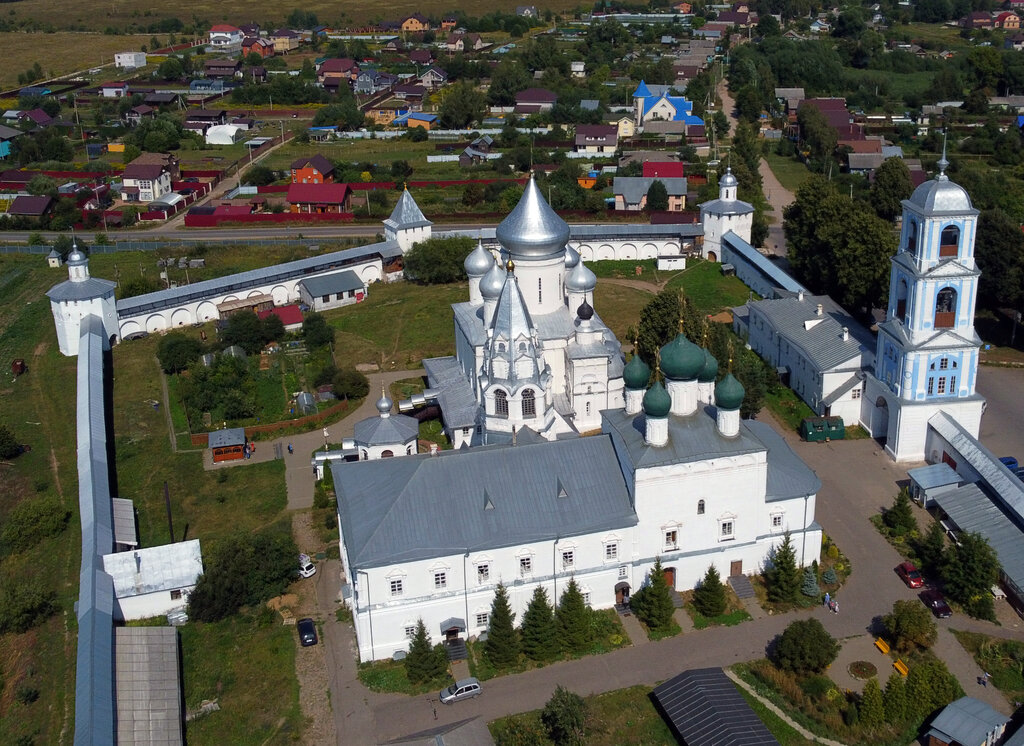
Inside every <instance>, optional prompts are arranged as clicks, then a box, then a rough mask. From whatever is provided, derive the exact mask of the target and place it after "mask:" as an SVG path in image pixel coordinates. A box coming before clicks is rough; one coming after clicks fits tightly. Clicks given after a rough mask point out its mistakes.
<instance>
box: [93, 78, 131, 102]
mask: <svg viewBox="0 0 1024 746" xmlns="http://www.w3.org/2000/svg"><path fill="white" fill-rule="evenodd" d="M100 95H101V96H102V97H103V98H124V97H125V96H127V95H128V84H127V83H124V82H122V81H119V80H118V81H114V82H111V83H104V84H103V85H101V86H100Z"/></svg>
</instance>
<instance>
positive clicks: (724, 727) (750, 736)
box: [651, 668, 779, 746]
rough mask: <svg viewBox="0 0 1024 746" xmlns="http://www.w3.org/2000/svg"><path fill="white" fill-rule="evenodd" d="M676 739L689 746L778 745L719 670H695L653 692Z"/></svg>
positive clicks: (674, 678)
mask: <svg viewBox="0 0 1024 746" xmlns="http://www.w3.org/2000/svg"><path fill="white" fill-rule="evenodd" d="M651 696H653V697H654V701H655V702H656V703H657V705H658V709H659V710H660V711H661V713H662V715H664V717H665V719H666V720H668V724H669V726H670V727H671V728H672V730H673V732H674V733H675V735H676V738H677V739H678V740H679V742H680V743H685V744H686V745H687V746H771V745H772V744H774V745H775V746H778V743H779V742H778V741H776V740H775V736H773V735H772V734H771V732H770V731H769V730H768V728H767V726H765V724H764V723H763V722H761V720H760V718H758V716H757V713H755V712H754V710H753V709H752V708H751V707H750V705H748V704H747V701H746V700H745V699H744V698H743V696H742V695H741V694H740V693H739V691H738V690H737V689H736V685H735V684H733V683H732V682H731V681H730V680H729V677H728V676H726V675H725V673H724V672H723V671H722V669H720V668H695V669H693V670H690V671H684V672H683V673H681V674H679V675H678V676H675V677H673V678H671V679H669V680H668V681H665V682H663V683H661V684H659V685H658V686H656V687H655V688H654V691H653V692H651Z"/></svg>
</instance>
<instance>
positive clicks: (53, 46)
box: [0, 2, 151, 90]
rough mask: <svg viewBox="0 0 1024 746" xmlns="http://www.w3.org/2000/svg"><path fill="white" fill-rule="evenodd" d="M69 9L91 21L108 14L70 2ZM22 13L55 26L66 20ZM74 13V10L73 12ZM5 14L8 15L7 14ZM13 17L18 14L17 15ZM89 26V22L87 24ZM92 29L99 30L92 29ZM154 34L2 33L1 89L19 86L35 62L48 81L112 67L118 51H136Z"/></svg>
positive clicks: (56, 16) (111, 71) (57, 16)
mask: <svg viewBox="0 0 1024 746" xmlns="http://www.w3.org/2000/svg"><path fill="white" fill-rule="evenodd" d="M67 8H68V10H70V9H71V8H75V10H77V11H79V12H80V14H81V15H82V16H84V17H86V18H88V19H89V20H90V21H92V20H96V19H98V18H99V17H100V16H101V15H102V16H106V13H102V14H99V13H96V12H95V10H96V9H95V8H92V9H90V8H87V7H85V6H82V5H80V4H78V3H72V2H68V3H67ZM18 10H25V11H26V12H25V13H23V14H22V16H23V17H25V18H35V19H36V20H37V21H43V22H50V23H54V22H55V21H57V20H58V19H61V20H63V19H66V18H67V16H66V15H51V16H47V15H40V14H33V13H31V12H27V8H19V9H18ZM72 12H74V11H72ZM5 15H7V14H6V13H5ZM10 15H16V12H14V13H11V14H10ZM86 23H89V21H86ZM89 25H90V27H92V28H99V26H93V25H92V24H91V23H89ZM150 36H151V34H144V35H143V34H138V35H135V36H113V35H108V34H95V33H92V34H86V33H69V32H57V33H52V34H23V33H20V32H8V31H5V32H2V33H0V46H2V48H3V50H4V57H5V58H6V59H7V64H6V65H4V66H3V69H2V70H0V88H2V89H4V90H6V89H8V88H14V87H16V86H17V85H18V75H19V74H21V73H23V72H25V71H26V70H28V69H30V68H31V67H32V66H33V65H34V64H35V63H37V62H38V63H39V64H40V65H41V66H42V68H43V73H44V74H45V75H46V77H47V78H49V77H53V76H57V75H65V74H67V73H73V72H78V71H79V70H86V69H88V68H91V67H96V66H97V65H103V64H110V63H112V62H113V61H114V53H115V52H124V51H127V50H137V49H139V48H140V47H141V46H142V45H143V44H149V40H150ZM109 76H110V77H108V78H106V80H113V79H114V72H113V66H111V68H110V73H109Z"/></svg>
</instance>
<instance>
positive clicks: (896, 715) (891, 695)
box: [882, 671, 907, 725]
mask: <svg viewBox="0 0 1024 746" xmlns="http://www.w3.org/2000/svg"><path fill="white" fill-rule="evenodd" d="M882 705H883V706H884V707H885V722H887V723H889V724H890V725H900V724H901V723H902V722H903V721H904V720H906V719H907V688H906V684H905V683H904V681H903V675H902V674H900V673H899V672H898V671H893V673H892V675H891V676H889V680H888V681H887V682H886V683H885V693H884V694H883V695H882Z"/></svg>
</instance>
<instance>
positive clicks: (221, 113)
mask: <svg viewBox="0 0 1024 746" xmlns="http://www.w3.org/2000/svg"><path fill="white" fill-rule="evenodd" d="M227 123H228V113H227V111H225V110H224V109H189V110H188V111H187V112H185V123H184V127H185V129H187V130H191V131H193V132H202V133H203V134H204V135H205V134H206V130H208V129H210V127H213V126H215V125H218V124H227Z"/></svg>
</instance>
